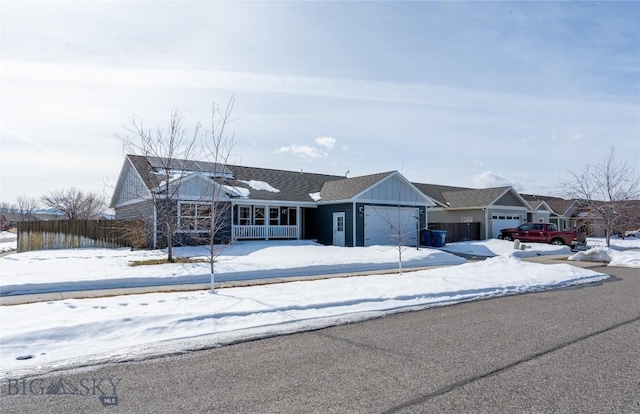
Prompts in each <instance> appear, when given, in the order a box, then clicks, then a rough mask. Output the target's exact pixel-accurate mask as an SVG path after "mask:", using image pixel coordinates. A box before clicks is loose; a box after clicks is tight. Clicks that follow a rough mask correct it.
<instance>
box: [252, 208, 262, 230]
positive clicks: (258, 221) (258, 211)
mask: <svg viewBox="0 0 640 414" xmlns="http://www.w3.org/2000/svg"><path fill="white" fill-rule="evenodd" d="M253 224H255V225H256V226H264V207H254V208H253Z"/></svg>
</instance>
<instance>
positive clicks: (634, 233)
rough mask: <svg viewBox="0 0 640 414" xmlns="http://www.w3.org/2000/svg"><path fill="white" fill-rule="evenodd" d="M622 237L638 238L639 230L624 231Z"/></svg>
mask: <svg viewBox="0 0 640 414" xmlns="http://www.w3.org/2000/svg"><path fill="white" fill-rule="evenodd" d="M624 237H640V229H638V230H631V231H625V232H624Z"/></svg>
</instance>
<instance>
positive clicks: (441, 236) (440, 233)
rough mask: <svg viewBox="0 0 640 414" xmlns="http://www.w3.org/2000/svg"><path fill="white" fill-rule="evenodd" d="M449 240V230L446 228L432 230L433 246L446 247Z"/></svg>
mask: <svg viewBox="0 0 640 414" xmlns="http://www.w3.org/2000/svg"><path fill="white" fill-rule="evenodd" d="M446 240H447V232H446V231H444V230H431V242H432V243H433V247H444V245H445V244H446Z"/></svg>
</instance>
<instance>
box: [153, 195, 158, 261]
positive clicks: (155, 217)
mask: <svg viewBox="0 0 640 414" xmlns="http://www.w3.org/2000/svg"><path fill="white" fill-rule="evenodd" d="M153 248H154V250H155V249H157V248H158V206H156V203H153Z"/></svg>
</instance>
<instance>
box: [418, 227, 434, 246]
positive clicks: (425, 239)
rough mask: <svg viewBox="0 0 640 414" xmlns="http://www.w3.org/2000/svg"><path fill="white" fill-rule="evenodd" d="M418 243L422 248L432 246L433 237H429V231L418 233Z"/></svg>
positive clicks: (424, 230)
mask: <svg viewBox="0 0 640 414" xmlns="http://www.w3.org/2000/svg"><path fill="white" fill-rule="evenodd" d="M420 243H421V244H422V245H423V246H433V237H432V236H431V230H427V229H423V230H422V231H420Z"/></svg>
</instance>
